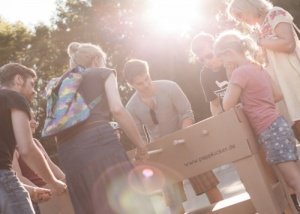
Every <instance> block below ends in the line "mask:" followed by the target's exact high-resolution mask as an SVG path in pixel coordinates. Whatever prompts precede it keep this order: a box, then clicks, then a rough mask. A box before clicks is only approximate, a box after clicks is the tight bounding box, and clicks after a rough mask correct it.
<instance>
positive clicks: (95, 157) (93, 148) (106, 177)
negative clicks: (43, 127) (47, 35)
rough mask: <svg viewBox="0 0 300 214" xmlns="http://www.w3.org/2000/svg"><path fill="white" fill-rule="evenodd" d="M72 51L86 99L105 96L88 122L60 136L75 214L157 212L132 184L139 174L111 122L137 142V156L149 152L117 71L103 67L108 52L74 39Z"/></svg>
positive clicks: (61, 156)
mask: <svg viewBox="0 0 300 214" xmlns="http://www.w3.org/2000/svg"><path fill="white" fill-rule="evenodd" d="M68 54H69V57H70V69H74V68H76V67H78V66H80V67H83V68H85V71H84V72H83V74H82V78H83V79H82V82H81V84H80V87H79V93H80V94H81V95H82V96H83V98H84V99H85V101H86V102H87V103H91V102H92V100H95V98H97V97H99V96H100V97H102V98H101V100H100V102H98V104H97V105H96V106H95V107H94V108H93V109H92V110H91V114H90V116H89V118H88V119H87V120H86V121H84V122H83V123H82V124H78V125H76V126H75V127H72V128H70V129H67V130H65V131H63V132H62V133H61V134H59V135H58V136H57V143H58V156H59V161H60V164H61V167H62V169H63V171H64V172H65V175H66V181H67V183H68V184H69V186H68V188H69V192H70V196H71V201H72V204H73V206H74V210H75V213H76V214H94V213H105V214H110V213H153V211H152V209H151V208H152V207H151V205H150V203H148V200H147V198H145V197H144V196H143V195H142V194H141V193H140V192H137V191H135V190H134V189H133V188H132V187H131V186H130V185H129V183H130V182H132V181H133V180H134V179H135V177H134V176H133V174H134V173H132V170H133V166H132V165H131V163H130V162H129V160H128V158H127V155H126V153H125V150H124V149H123V148H122V146H121V144H120V143H119V139H118V136H117V135H116V133H115V132H114V130H113V128H112V127H111V125H110V124H109V121H111V119H112V118H111V116H113V117H114V118H115V120H116V121H117V122H118V123H119V124H120V126H121V127H122V129H123V130H124V132H125V133H126V134H127V135H128V137H129V138H130V139H131V141H132V142H133V143H134V144H135V145H136V146H137V153H138V155H139V156H144V155H145V154H146V149H145V144H144V142H143V140H142V138H141V136H140V135H139V134H138V130H137V128H136V126H135V124H134V122H133V119H132V117H131V116H130V114H129V113H128V112H127V111H126V109H125V108H124V106H123V105H122V102H121V98H120V95H119V91H118V87H117V81H116V77H115V71H114V70H112V69H108V68H105V60H106V55H105V53H104V52H103V51H102V49H101V48H100V47H99V46H96V45H93V44H89V43H77V42H72V43H71V44H70V45H69V47H68ZM129 177H130V178H133V180H129ZM133 196H134V197H135V199H134V200H130V199H132V197H133Z"/></svg>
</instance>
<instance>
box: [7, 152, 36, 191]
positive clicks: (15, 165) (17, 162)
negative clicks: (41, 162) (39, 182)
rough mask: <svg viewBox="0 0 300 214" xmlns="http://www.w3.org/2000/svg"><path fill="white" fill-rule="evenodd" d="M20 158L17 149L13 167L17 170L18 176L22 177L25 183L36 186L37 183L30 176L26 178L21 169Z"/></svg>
mask: <svg viewBox="0 0 300 214" xmlns="http://www.w3.org/2000/svg"><path fill="white" fill-rule="evenodd" d="M18 159H19V154H18V152H17V151H15V153H14V158H13V162H12V168H13V170H14V171H15V172H16V174H17V177H18V178H19V179H20V181H21V182H22V183H23V184H27V185H29V186H32V187H36V185H35V184H34V183H32V182H31V181H30V180H29V179H28V178H25V177H24V176H23V175H22V171H21V168H20V165H19V161H18Z"/></svg>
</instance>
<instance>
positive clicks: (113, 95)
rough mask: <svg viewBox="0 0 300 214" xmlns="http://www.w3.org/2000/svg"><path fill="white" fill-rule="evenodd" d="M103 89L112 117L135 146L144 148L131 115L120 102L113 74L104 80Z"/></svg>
mask: <svg viewBox="0 0 300 214" xmlns="http://www.w3.org/2000/svg"><path fill="white" fill-rule="evenodd" d="M105 91H106V95H107V98H108V103H109V107H110V111H111V112H112V114H113V116H114V118H115V119H116V120H117V122H118V123H119V124H120V126H121V127H122V129H123V130H124V132H125V133H126V134H127V136H128V137H129V139H130V140H131V141H132V142H133V143H134V144H135V145H136V146H137V148H144V145H145V143H143V139H142V137H141V136H140V134H139V132H138V129H137V127H136V125H135V123H134V120H133V118H132V116H131V115H130V114H129V113H128V111H127V110H126V109H125V107H124V106H123V104H122V102H121V98H120V94H119V90H118V86H117V80H116V77H115V76H114V74H110V76H109V77H108V78H107V80H106V82H105Z"/></svg>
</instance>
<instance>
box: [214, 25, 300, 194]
mask: <svg viewBox="0 0 300 214" xmlns="http://www.w3.org/2000/svg"><path fill="white" fill-rule="evenodd" d="M214 49H215V52H216V54H217V55H218V56H219V57H220V58H221V59H222V61H223V63H224V64H225V65H226V66H231V67H235V69H234V70H232V71H230V72H228V76H229V86H228V88H227V90H226V93H225V97H224V99H223V107H224V109H225V110H228V109H230V108H232V107H234V106H235V105H236V104H238V103H239V102H240V101H241V103H242V105H243V109H244V111H245V114H246V115H247V117H248V119H249V122H250V124H251V126H252V128H253V130H254V131H255V133H256V135H257V137H258V140H259V142H260V143H261V145H262V146H263V148H264V151H265V153H266V158H267V161H268V162H269V163H270V164H274V165H276V166H277V167H278V169H279V171H280V172H281V173H282V175H283V177H284V179H285V180H286V182H287V184H288V185H289V186H290V187H291V188H292V189H293V190H294V191H295V193H296V194H297V196H298V197H300V169H299V168H298V166H297V164H296V161H297V160H298V156H297V150H296V139H295V137H294V135H293V131H292V129H291V127H290V126H289V125H288V123H287V122H286V120H285V119H284V118H283V117H282V116H281V115H280V114H279V113H278V112H277V111H276V107H275V102H277V101H279V100H281V99H282V95H281V92H280V90H279V89H278V87H277V85H276V84H275V83H274V81H272V79H271V77H270V76H269V75H268V73H267V72H266V71H265V70H264V69H263V68H262V66H261V65H259V64H258V63H256V62H255V60H254V59H253V57H251V55H254V54H251V53H255V50H256V49H255V43H254V41H253V40H251V39H250V38H248V37H245V36H243V35H242V34H241V33H240V32H238V31H227V32H224V33H223V34H221V35H220V36H219V38H218V39H217V40H216V43H215V47H214Z"/></svg>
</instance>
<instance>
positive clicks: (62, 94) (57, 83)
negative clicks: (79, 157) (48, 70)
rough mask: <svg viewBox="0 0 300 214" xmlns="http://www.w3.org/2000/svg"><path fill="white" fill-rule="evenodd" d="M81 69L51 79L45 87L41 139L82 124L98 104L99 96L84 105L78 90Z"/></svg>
mask: <svg viewBox="0 0 300 214" xmlns="http://www.w3.org/2000/svg"><path fill="white" fill-rule="evenodd" d="M84 72H85V68H83V67H75V68H73V69H72V70H70V71H68V72H66V73H65V74H63V75H62V76H61V77H58V78H53V79H51V80H50V81H49V83H48V84H47V86H46V90H45V93H46V94H45V96H46V100H47V107H46V120H45V124H44V128H43V130H42V136H43V137H50V136H55V135H57V134H60V133H61V132H63V131H65V130H67V129H69V128H71V127H73V126H75V125H77V124H79V123H82V122H84V121H85V120H86V119H88V118H89V116H90V113H91V110H92V109H93V108H94V107H95V106H96V105H97V104H98V103H99V102H100V100H101V96H98V97H96V98H95V99H94V100H93V101H92V102H91V103H88V104H87V103H86V102H85V100H84V98H83V97H82V95H81V94H80V93H79V91H78V89H79V86H80V83H81V81H82V74H83V73H84Z"/></svg>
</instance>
